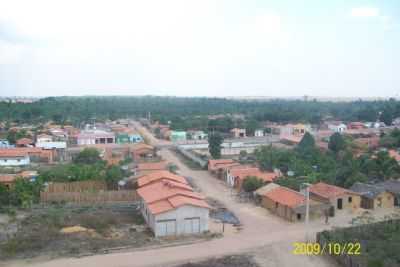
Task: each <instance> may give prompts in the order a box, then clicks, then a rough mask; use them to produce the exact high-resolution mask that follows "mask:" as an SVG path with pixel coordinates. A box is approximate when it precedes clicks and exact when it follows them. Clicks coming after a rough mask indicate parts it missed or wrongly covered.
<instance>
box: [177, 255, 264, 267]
mask: <svg viewBox="0 0 400 267" xmlns="http://www.w3.org/2000/svg"><path fill="white" fill-rule="evenodd" d="M177 267H259V265H258V264H256V263H255V261H254V260H253V257H251V256H249V255H233V256H225V257H222V258H215V259H209V260H205V261H201V262H196V263H186V264H183V265H179V266H177Z"/></svg>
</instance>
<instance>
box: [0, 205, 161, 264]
mask: <svg viewBox="0 0 400 267" xmlns="http://www.w3.org/2000/svg"><path fill="white" fill-rule="evenodd" d="M10 224H11V225H15V228H16V229H17V231H15V232H11V233H7V232H6V230H2V235H6V236H7V237H6V238H4V236H3V237H2V238H0V240H4V241H3V242H0V259H9V258H30V257H36V256H39V255H48V256H51V257H53V256H62V255H77V254H85V253H95V252H98V251H99V250H104V249H110V248H113V247H121V246H129V247H141V246H144V245H147V244H151V243H156V241H155V240H154V239H153V238H152V234H151V232H149V230H147V227H146V226H145V225H144V221H143V218H142V216H141V214H140V212H139V210H138V209H136V208H135V207H133V206H127V207H123V206H103V207H100V206H95V207H93V206H86V207H65V206H54V207H47V208H45V209H34V210H31V211H30V212H29V213H28V214H26V215H25V217H24V218H23V219H14V221H12V222H10ZM0 237H1V236H0Z"/></svg>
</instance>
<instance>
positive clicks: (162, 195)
mask: <svg viewBox="0 0 400 267" xmlns="http://www.w3.org/2000/svg"><path fill="white" fill-rule="evenodd" d="M137 193H138V194H139V195H140V196H141V197H142V198H143V199H144V201H146V203H153V202H155V201H159V200H163V199H167V198H169V197H172V196H175V195H179V194H181V195H186V196H189V197H195V198H199V199H203V197H202V196H200V195H199V194H198V193H195V192H193V189H192V188H191V187H190V186H189V185H185V184H181V183H176V182H172V181H167V180H161V181H158V182H155V183H152V184H148V185H145V186H143V187H140V188H139V189H138V190H137Z"/></svg>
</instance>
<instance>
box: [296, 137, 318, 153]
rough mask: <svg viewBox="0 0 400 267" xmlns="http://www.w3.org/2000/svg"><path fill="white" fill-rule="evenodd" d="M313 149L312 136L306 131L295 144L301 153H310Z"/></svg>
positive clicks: (313, 141)
mask: <svg viewBox="0 0 400 267" xmlns="http://www.w3.org/2000/svg"><path fill="white" fill-rule="evenodd" d="M314 149H315V140H314V137H313V136H312V135H311V134H310V133H309V132H306V133H305V134H304V136H303V138H302V139H301V141H300V143H299V144H298V145H297V150H298V151H299V152H300V153H301V154H306V153H311V152H313V150H314Z"/></svg>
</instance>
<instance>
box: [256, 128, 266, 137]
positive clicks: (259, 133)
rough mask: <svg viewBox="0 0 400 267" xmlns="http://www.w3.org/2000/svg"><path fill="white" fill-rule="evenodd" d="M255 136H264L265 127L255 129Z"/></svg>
mask: <svg viewBox="0 0 400 267" xmlns="http://www.w3.org/2000/svg"><path fill="white" fill-rule="evenodd" d="M254 136H255V137H262V136H264V130H263V129H257V130H255V131H254Z"/></svg>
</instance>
